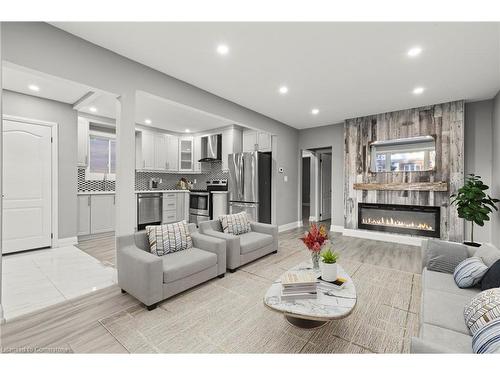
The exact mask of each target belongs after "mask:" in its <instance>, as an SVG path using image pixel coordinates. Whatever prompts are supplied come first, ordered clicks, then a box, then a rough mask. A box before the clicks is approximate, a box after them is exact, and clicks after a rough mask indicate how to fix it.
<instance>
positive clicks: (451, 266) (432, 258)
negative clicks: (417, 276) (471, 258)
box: [426, 239, 468, 274]
mask: <svg viewBox="0 0 500 375" xmlns="http://www.w3.org/2000/svg"><path fill="white" fill-rule="evenodd" d="M467 256H468V253H467V247H466V246H465V245H463V244H459V243H455V242H448V241H441V240H436V239H429V242H428V244H427V259H426V260H427V268H428V269H429V270H431V271H436V272H445V273H451V274H452V273H453V271H455V268H456V267H457V266H458V264H459V263H460V262H461V261H463V260H464V259H466V258H467Z"/></svg>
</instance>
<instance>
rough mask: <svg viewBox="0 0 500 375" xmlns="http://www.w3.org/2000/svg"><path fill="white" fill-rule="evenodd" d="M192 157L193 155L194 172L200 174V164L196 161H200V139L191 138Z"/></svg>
mask: <svg viewBox="0 0 500 375" xmlns="http://www.w3.org/2000/svg"><path fill="white" fill-rule="evenodd" d="M193 155H194V167H193V170H194V171H195V172H201V163H200V162H199V161H198V160H200V159H201V137H200V136H196V137H193Z"/></svg>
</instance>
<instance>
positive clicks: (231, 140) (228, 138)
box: [222, 126, 242, 171]
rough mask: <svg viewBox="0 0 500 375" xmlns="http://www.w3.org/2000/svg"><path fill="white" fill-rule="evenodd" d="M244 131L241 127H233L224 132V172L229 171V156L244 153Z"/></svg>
mask: <svg viewBox="0 0 500 375" xmlns="http://www.w3.org/2000/svg"><path fill="white" fill-rule="evenodd" d="M241 142H242V130H241V128H239V127H236V126H231V127H228V128H226V129H224V131H223V132H222V170H223V171H227V170H228V169H229V167H228V156H229V154H234V153H237V152H241V151H242V145H241Z"/></svg>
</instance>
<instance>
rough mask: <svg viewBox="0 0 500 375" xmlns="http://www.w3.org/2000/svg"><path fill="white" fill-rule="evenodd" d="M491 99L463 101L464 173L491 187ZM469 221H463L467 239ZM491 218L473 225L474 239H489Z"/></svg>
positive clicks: (468, 235) (468, 236)
mask: <svg viewBox="0 0 500 375" xmlns="http://www.w3.org/2000/svg"><path fill="white" fill-rule="evenodd" d="M492 118H493V100H484V101H480V102H473V103H466V104H465V129H464V137H465V139H464V149H465V150H464V151H465V153H464V161H465V175H468V174H471V173H474V174H476V175H479V176H481V178H482V180H483V182H484V183H485V184H486V185H488V186H490V187H491V183H492V159H493V154H492V148H493V143H492ZM470 226H471V225H470V223H468V222H465V238H466V239H467V240H469V239H470ZM491 230H492V224H491V222H489V223H488V222H486V223H485V225H484V226H483V227H479V226H477V225H474V241H477V242H491V233H492V231H491Z"/></svg>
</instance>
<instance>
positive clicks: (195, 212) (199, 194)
mask: <svg viewBox="0 0 500 375" xmlns="http://www.w3.org/2000/svg"><path fill="white" fill-rule="evenodd" d="M215 190H218V191H226V190H227V180H226V179H221V180H209V181H207V190H191V192H190V193H189V222H190V223H195V224H196V225H198V224H199V223H200V222H202V221H207V220H210V219H212V194H210V192H211V191H215Z"/></svg>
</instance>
